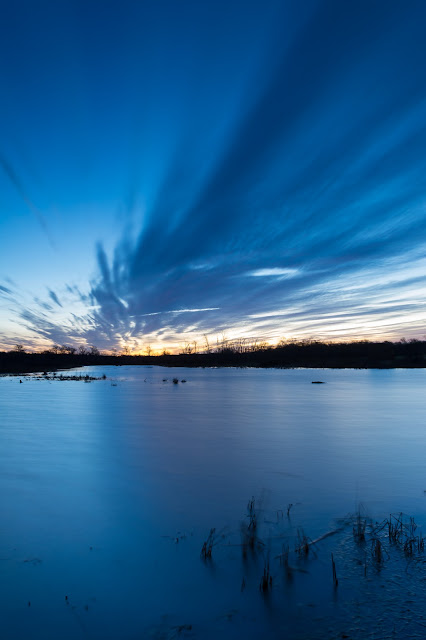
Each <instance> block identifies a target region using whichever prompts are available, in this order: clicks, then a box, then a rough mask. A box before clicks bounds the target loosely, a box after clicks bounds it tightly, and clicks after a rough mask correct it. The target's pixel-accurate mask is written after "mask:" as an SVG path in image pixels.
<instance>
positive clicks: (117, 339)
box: [0, 0, 426, 353]
mask: <svg viewBox="0 0 426 640" xmlns="http://www.w3.org/2000/svg"><path fill="white" fill-rule="evenodd" d="M425 24H426V3H425V2H424V1H423V0H421V1H416V0H408V1H407V0H404V1H402V0H401V1H398V2H395V1H393V0H386V2H385V1H384V0H380V1H378V0H368V1H364V0H353V1H352V0H347V1H345V2H341V0H332V1H329V0H318V1H315V0H303V2H300V1H299V0H281V1H276V0H261V1H260V0H259V1H257V0H256V1H250V0H244V1H240V0H232V2H230V1H229V0H227V1H222V0H204V1H203V2H199V0H182V1H179V2H176V0H152V1H151V0H135V1H130V0H120V1H119V0H103V1H102V2H100V1H97V0H81V1H80V0H78V1H77V0H61V2H51V1H50V0H15V1H14V2H3V3H2V19H1V21H0V60H1V64H0V91H1V94H0V95H1V100H0V115H1V117H0V241H1V244H0V349H10V348H13V347H14V345H16V344H17V343H19V344H23V345H24V347H25V348H26V349H28V350H42V349H45V348H47V347H49V346H51V345H52V344H68V345H75V346H79V345H95V346H97V347H98V348H99V349H102V350H105V351H110V350H112V349H117V350H118V351H121V350H122V349H124V348H127V349H130V351H131V352H133V353H139V352H144V350H146V349H147V348H151V349H152V350H154V351H159V352H160V351H162V350H163V349H167V350H170V351H179V350H180V349H181V348H182V345H185V344H187V343H193V342H197V344H198V345H199V346H202V345H203V344H204V343H205V336H207V339H208V340H209V342H210V343H211V344H212V343H215V342H216V340H217V337H218V336H219V337H220V339H222V338H224V337H225V338H226V339H229V340H232V339H235V338H246V339H247V340H266V341H268V342H270V343H272V344H273V343H276V342H277V341H278V340H280V339H320V340H333V341H336V340H339V341H341V340H354V339H370V340H373V339H380V340H383V339H389V340H399V339H400V338H402V337H405V338H407V339H410V338H419V339H423V338H424V337H425V335H426V327H425V320H426V251H425V249H426V209H425V207H426V39H425V38H424V25H425Z"/></svg>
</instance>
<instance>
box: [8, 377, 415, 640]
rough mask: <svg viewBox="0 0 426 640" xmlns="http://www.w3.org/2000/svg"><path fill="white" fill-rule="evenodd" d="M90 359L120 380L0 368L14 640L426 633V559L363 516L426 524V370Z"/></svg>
mask: <svg viewBox="0 0 426 640" xmlns="http://www.w3.org/2000/svg"><path fill="white" fill-rule="evenodd" d="M76 371H77V372H78V373H80V372H81V371H83V372H85V373H86V372H88V373H90V374H92V375H96V376H100V375H102V374H103V373H105V374H106V375H107V379H106V380H98V381H94V382H91V383H90V384H85V383H83V382H77V381H63V382H60V381H49V380H41V379H37V378H36V377H30V376H28V377H25V378H21V379H22V380H23V384H20V383H19V378H14V377H4V378H0V513H1V521H0V576H1V579H0V637H1V638H5V639H7V640H8V639H16V638H34V639H37V640H38V639H43V640H47V639H55V640H56V639H57V638H93V639H103V640H105V639H109V638H111V639H112V638H114V639H115V638H125V639H136V638H158V639H160V638H162V639H172V638H201V639H204V638H206V639H211V638H218V637H221V638H238V637H245V638H248V639H249V638H259V637H263V636H265V637H266V635H267V636H268V637H270V638H283V637H287V638H341V637H342V634H346V635H347V636H348V637H350V638H364V637H369V638H370V637H371V638H385V637H404V638H405V637H406V638H413V637H424V635H425V632H426V619H425V620H423V609H424V604H423V603H424V599H425V597H426V582H425V578H426V571H425V568H426V565H424V564H423V562H424V560H423V557H415V558H411V557H410V558H407V556H405V555H404V553H403V552H402V551H401V550H400V549H396V548H392V549H388V552H387V553H388V555H386V557H385V558H384V561H383V563H382V564H381V565H380V566H378V565H377V564H375V563H374V560H373V557H372V554H371V545H370V541H369V540H368V541H367V542H366V543H365V544H364V545H361V546H360V545H356V544H355V542H354V540H353V535H352V524H351V521H350V518H349V517H348V514H351V513H354V512H355V510H356V509H357V508H358V507H359V505H360V504H362V509H363V513H366V514H367V515H368V516H370V517H371V518H372V520H373V522H374V521H381V520H383V519H384V518H386V517H388V516H389V513H391V512H400V511H403V512H405V513H406V514H408V515H410V516H413V517H414V518H415V521H416V523H418V524H419V525H422V524H424V525H425V526H426V493H425V490H426V420H425V418H426V393H425V388H426V371H423V370H388V371H379V370H370V371H364V370H360V371H353V370H342V371H336V370H250V369H248V370H238V369H200V370H197V369H164V368H159V367H158V368H157V367H93V368H88V367H87V368H85V369H83V370H76ZM65 373H66V374H69V373H70V372H65ZM175 376H177V377H178V378H179V380H182V379H186V381H187V382H186V383H185V384H183V383H181V382H179V384H177V385H175V384H173V383H172V379H173V377H175ZM164 378H166V379H167V381H165V382H164V381H163V379H164ZM313 380H322V381H324V382H325V383H326V384H322V385H313V384H311V382H312V381H313ZM252 496H254V498H255V505H256V511H257V522H258V528H257V532H258V534H259V537H260V539H261V541H262V542H263V545H262V546H260V544H259V548H258V550H257V551H256V550H255V551H254V552H251V551H250V552H249V553H248V554H247V555H246V556H244V555H243V553H242V546H241V541H242V538H241V526H243V527H246V528H247V524H248V523H249V519H248V516H247V503H248V501H249V499H251V497H252ZM290 503H292V504H293V505H294V506H293V507H292V508H291V510H290V518H288V517H287V506H288V504H290ZM212 527H215V528H216V532H215V536H214V541H215V546H214V547H213V553H212V559H211V560H207V561H204V560H203V559H202V558H201V557H200V550H201V547H202V544H203V541H204V540H206V538H207V536H208V533H209V531H210V529H211V528H212ZM300 527H303V530H304V532H305V533H306V535H307V536H309V538H310V539H311V540H315V539H316V538H318V537H320V536H322V535H323V534H325V533H327V532H331V531H336V530H337V533H336V534H335V535H333V536H330V537H327V538H325V539H324V540H322V541H320V542H318V543H316V544H315V545H314V547H312V551H311V552H310V554H309V557H307V558H300V557H298V556H297V554H295V553H294V548H295V544H296V542H295V540H296V539H297V531H298V529H299V528H300ZM418 531H419V529H418V530H417V533H418ZM425 532H426V531H425ZM383 542H385V540H383ZM287 544H288V546H289V553H290V555H289V558H290V563H291V565H292V567H293V569H294V571H293V570H292V571H291V576H289V575H287V574H286V573H285V571H284V568H283V567H282V566H281V565H280V562H279V559H278V558H277V556H278V555H279V554H280V553H282V549H283V545H284V546H285V545H287ZM331 552H333V554H334V558H335V560H336V566H337V574H338V578H339V586H338V588H337V589H335V588H334V587H333V582H332V573H331V560H330V553H331ZM425 559H426V553H425ZM268 560H269V563H270V571H271V575H272V577H273V585H272V590H271V591H270V592H269V591H268V592H267V593H266V594H263V593H261V592H260V591H259V583H260V579H261V576H262V573H263V568H264V567H265V565H266V563H267V562H268ZM29 603H30V604H29Z"/></svg>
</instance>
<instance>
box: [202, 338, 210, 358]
mask: <svg viewBox="0 0 426 640" xmlns="http://www.w3.org/2000/svg"><path fill="white" fill-rule="evenodd" d="M203 337H204V345H205V346H204V351H205V352H206V353H210V343H209V337H208V335H207V333H205V334H204V336H203Z"/></svg>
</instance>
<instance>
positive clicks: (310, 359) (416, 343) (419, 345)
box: [0, 340, 426, 375]
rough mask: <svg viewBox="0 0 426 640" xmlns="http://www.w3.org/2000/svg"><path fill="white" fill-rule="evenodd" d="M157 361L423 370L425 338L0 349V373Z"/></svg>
mask: <svg viewBox="0 0 426 640" xmlns="http://www.w3.org/2000/svg"><path fill="white" fill-rule="evenodd" d="M96 365H100V366H102V365H103V366H111V365H113V366H123V365H136V366H138V365H151V366H152V365H158V366H163V367H176V368H179V367H187V368H200V367H204V368H213V367H214V368H218V367H224V368H225V367H236V368H258V369H296V368H297V369H425V368H426V341H420V340H410V341H405V340H401V341H400V342H368V341H363V342H350V343H330V344H327V343H322V342H315V341H305V342H303V341H302V342H297V343H286V344H284V345H278V346H276V347H271V346H268V347H263V348H257V349H251V350H247V351H239V350H236V349H232V348H223V349H220V350H217V351H214V352H209V353H193V352H192V353H180V354H176V355H171V354H167V353H163V354H162V355H102V354H100V353H78V354H77V353H58V352H53V351H44V352H43V353H27V352H25V351H20V350H15V351H8V352H0V375H1V374H3V375H9V374H18V375H19V374H25V373H36V372H41V373H42V372H45V371H58V370H59V369H63V370H66V369H75V368H80V367H85V366H96Z"/></svg>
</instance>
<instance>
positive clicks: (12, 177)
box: [0, 153, 55, 249]
mask: <svg viewBox="0 0 426 640" xmlns="http://www.w3.org/2000/svg"><path fill="white" fill-rule="evenodd" d="M0 166H1V167H2V169H3V171H4V173H5V174H6V176H7V177H8V178H9V181H10V183H11V184H12V185H13V186H14V188H15V189H16V191H17V192H18V194H19V195H20V196H21V198H22V200H23V201H24V202H25V204H26V205H27V207H28V208H29V210H30V211H31V212H32V213H33V214H34V216H35V218H36V219H37V221H38V223H39V225H40V227H41V229H42V231H43V232H44V234H45V236H46V238H47V240H48V242H49V244H50V246H51V247H52V249H54V248H55V246H54V243H53V240H52V237H51V235H50V232H49V229H48V226H47V223H46V220H45V217H44V216H43V214H42V213H41V211H39V209H38V208H37V207H36V206H35V205H34V203H33V202H32V201H31V199H30V198H29V196H28V194H27V192H26V190H25V189H24V186H23V183H22V181H21V179H20V178H19V176H18V174H17V172H16V171H15V169H14V168H13V166H12V164H11V163H10V162H9V160H8V159H7V158H6V157H5V156H4V154H2V153H0Z"/></svg>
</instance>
